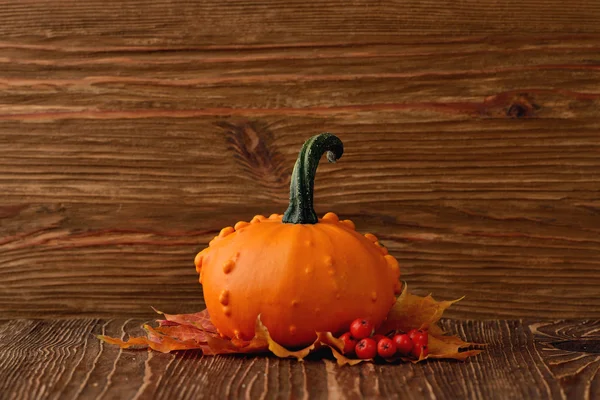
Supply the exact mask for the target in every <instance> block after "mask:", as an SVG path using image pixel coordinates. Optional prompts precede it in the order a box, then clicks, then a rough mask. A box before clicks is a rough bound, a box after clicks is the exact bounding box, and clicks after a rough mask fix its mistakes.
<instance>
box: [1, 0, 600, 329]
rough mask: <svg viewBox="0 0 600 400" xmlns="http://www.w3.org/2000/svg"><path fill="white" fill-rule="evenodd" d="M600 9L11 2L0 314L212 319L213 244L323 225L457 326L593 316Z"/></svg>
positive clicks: (4, 18)
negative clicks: (308, 214)
mask: <svg viewBox="0 0 600 400" xmlns="http://www.w3.org/2000/svg"><path fill="white" fill-rule="evenodd" d="M599 106H600V3H599V2H596V1H584V0H579V1H571V2H569V4H568V5H565V4H564V2H562V1H558V0H549V1H529V2H523V1H517V0H509V1H503V2H491V1H480V0H463V1H459V2H457V1H453V0H446V1H433V0H430V1H416V0H414V1H409V0H405V1H387V2H379V1H372V0H357V1H352V2H348V1H347V0H343V1H342V0H339V1H338V0H327V1H322V2H313V3H310V2H306V1H300V0H286V1H269V2H261V3H257V2H246V1H228V2H222V1H212V0H209V1H202V2H186V1H183V0H159V1H154V2H141V1H106V0H104V1H99V0H90V1H76V0H69V1H66V0H65V1H60V2H57V1H50V0H48V1H41V0H35V1H33V0H29V1H26V0H23V1H0V152H1V155H2V156H1V157H0V163H1V165H0V282H2V284H1V286H0V314H1V315H2V316H3V317H8V318H16V317H27V318H29V317H42V318H50V317H74V316H89V317H115V316H121V317H140V318H148V317H151V316H152V315H153V312H152V310H151V309H150V306H151V305H152V306H155V307H157V308H158V309H161V310H164V311H169V312H191V311H198V310H200V309H201V308H203V303H202V295H201V293H202V292H201V286H200V285H199V284H198V283H197V276H196V273H195V271H194V267H193V259H194V255H195V254H196V252H198V251H199V250H201V249H202V248H203V247H204V246H205V245H206V244H207V242H208V241H209V240H210V239H211V238H212V236H214V235H215V234H216V233H218V231H219V230H220V229H221V228H222V227H224V226H227V225H230V224H233V223H235V222H237V221H238V220H243V219H245V220H249V219H250V218H251V217H252V216H253V215H255V214H258V213H261V214H266V215H268V214H270V213H273V212H282V211H284V210H285V208H286V201H287V196H288V184H289V175H290V172H291V170H292V167H293V163H294V160H295V157H296V155H297V152H298V150H299V147H300V146H301V144H302V142H303V141H304V140H305V139H306V138H308V137H309V136H311V135H313V134H316V133H319V132H322V131H330V132H333V133H336V134H337V135H338V136H339V137H340V138H341V139H342V140H343V141H344V143H345V148H346V152H345V154H344V157H343V158H342V159H341V160H340V162H339V163H338V164H336V165H327V164H326V163H323V165H322V166H321V167H320V168H319V173H318V177H317V182H316V199H315V201H316V208H317V212H318V213H319V214H320V215H322V214H324V213H325V212H327V211H335V212H337V213H338V214H339V215H340V216H342V217H343V218H350V219H352V220H354V222H355V223H356V225H357V228H358V229H359V230H360V231H363V232H373V233H376V234H378V236H379V237H380V238H381V239H382V241H383V242H384V243H385V244H386V246H388V248H389V249H390V252H391V253H392V254H393V255H394V256H396V257H397V258H398V260H399V261H400V263H401V270H402V278H403V279H404V280H406V281H408V283H409V286H410V287H411V289H412V290H414V291H415V292H417V293H420V294H425V293H428V292H433V294H434V295H436V296H438V297H441V298H456V297H460V296H462V295H466V296H467V297H466V298H465V300H463V301H462V302H460V303H459V304H457V305H456V306H454V307H453V310H452V311H450V313H449V316H453V317H462V318H474V319H479V318H488V317H490V318H491V317H501V318H518V317H535V318H556V317H561V318H563V317H568V318H574V317H593V318H598V317H600V274H599V272H600V119H599V116H600V111H599Z"/></svg>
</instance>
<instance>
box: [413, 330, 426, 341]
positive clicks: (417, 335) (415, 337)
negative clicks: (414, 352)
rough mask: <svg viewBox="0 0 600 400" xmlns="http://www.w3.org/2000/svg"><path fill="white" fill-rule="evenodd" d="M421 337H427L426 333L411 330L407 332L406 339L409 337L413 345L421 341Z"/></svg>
mask: <svg viewBox="0 0 600 400" xmlns="http://www.w3.org/2000/svg"><path fill="white" fill-rule="evenodd" d="M422 336H427V332H425V331H422V330H421V329H411V330H410V331H409V332H408V337H410V340H412V341H413V343H415V344H416V343H418V342H421V341H422V340H423V339H422Z"/></svg>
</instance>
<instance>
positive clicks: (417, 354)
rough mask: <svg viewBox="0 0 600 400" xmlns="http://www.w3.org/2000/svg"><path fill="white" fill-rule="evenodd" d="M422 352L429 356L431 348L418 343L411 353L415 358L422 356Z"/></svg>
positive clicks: (424, 355)
mask: <svg viewBox="0 0 600 400" xmlns="http://www.w3.org/2000/svg"><path fill="white" fill-rule="evenodd" d="M421 353H422V354H423V357H427V355H428V354H429V348H427V346H423V345H420V344H416V345H415V347H413V349H412V351H411V355H412V356H413V357H414V358H416V359H419V358H421Z"/></svg>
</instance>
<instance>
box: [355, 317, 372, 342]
mask: <svg viewBox="0 0 600 400" xmlns="http://www.w3.org/2000/svg"><path fill="white" fill-rule="evenodd" d="M350 333H351V334H352V337H353V338H355V339H358V340H360V339H364V338H368V337H369V336H371V334H372V333H373V323H372V322H371V321H369V320H368V319H363V318H358V319H355V320H354V321H353V322H352V323H351V324H350Z"/></svg>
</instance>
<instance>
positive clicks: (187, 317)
mask: <svg viewBox="0 0 600 400" xmlns="http://www.w3.org/2000/svg"><path fill="white" fill-rule="evenodd" d="M459 300H460V299H459ZM456 301H458V300H455V301H436V300H435V299H434V298H433V297H431V295H429V296H426V297H420V296H416V295H413V294H411V293H409V292H408V289H407V287H406V285H404V290H403V291H402V294H401V295H400V297H398V300H397V301H396V303H395V304H394V306H393V307H392V309H391V310H390V312H389V314H388V317H387V319H386V320H385V321H384V323H383V324H382V325H381V326H380V327H379V329H378V330H377V332H378V333H382V334H388V333H392V332H395V331H409V330H410V329H414V328H417V329H425V330H427V331H428V333H429V336H428V340H429V345H428V347H429V355H428V356H423V355H421V356H420V357H419V359H411V358H408V357H396V358H392V359H388V360H385V361H387V362H395V361H399V360H403V361H410V362H413V363H416V362H420V361H423V360H425V359H427V358H450V359H456V360H462V361H464V360H466V359H467V358H468V357H471V356H474V355H477V354H479V353H480V352H481V350H480V349H475V348H473V347H475V346H480V345H476V344H475V343H469V342H465V341H463V340H462V339H460V338H458V337H456V336H447V335H444V332H443V331H442V329H441V328H440V327H439V325H438V322H439V320H440V318H441V317H442V315H443V313H444V311H445V310H446V309H447V308H448V307H450V306H451V305H452V304H454V303H455V302H456ZM155 311H156V312H157V313H158V314H161V315H162V316H163V317H164V319H159V320H157V323H158V326H156V327H152V326H150V325H148V324H145V325H144V326H143V328H144V330H145V331H146V337H132V338H129V339H128V340H127V341H124V340H121V339H118V338H111V337H108V336H103V335H100V336H98V338H99V339H101V340H103V341H104V342H106V343H109V344H114V345H117V346H120V347H121V348H124V349H126V348H130V347H149V348H151V349H153V350H156V351H160V352H163V353H168V352H170V351H175V350H190V349H198V350H201V351H202V352H203V353H204V354H205V355H217V354H251V353H265V352H269V351H270V352H271V353H273V354H274V355H275V356H277V357H280V358H295V359H297V360H298V361H302V360H303V359H304V358H305V357H306V356H307V355H309V354H310V353H312V352H314V351H316V350H318V349H321V348H329V349H330V350H331V353H332V355H333V357H334V358H335V359H336V360H337V363H338V365H355V364H358V363H361V362H365V361H373V360H361V359H356V358H350V357H346V356H345V355H344V354H343V348H344V343H343V342H342V341H341V340H340V339H338V338H336V337H334V336H333V334H332V333H331V332H316V333H315V336H316V339H315V341H314V342H313V343H312V344H311V345H309V346H307V347H305V348H302V349H299V350H298V349H297V350H290V349H286V348H285V347H283V346H281V345H280V344H278V343H277V342H275V341H274V340H273V339H272V338H271V335H270V334H269V330H268V329H267V327H266V326H265V325H263V323H262V321H261V320H260V315H259V316H258V317H257V319H256V327H255V335H254V337H253V338H252V339H251V340H242V339H239V338H232V339H229V338H224V337H221V336H220V335H219V334H218V333H217V329H216V327H215V326H214V325H213V324H212V322H211V321H210V315H209V314H208V311H207V310H204V311H201V312H198V313H194V314H166V313H163V312H161V311H158V310H155Z"/></svg>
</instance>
